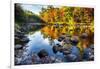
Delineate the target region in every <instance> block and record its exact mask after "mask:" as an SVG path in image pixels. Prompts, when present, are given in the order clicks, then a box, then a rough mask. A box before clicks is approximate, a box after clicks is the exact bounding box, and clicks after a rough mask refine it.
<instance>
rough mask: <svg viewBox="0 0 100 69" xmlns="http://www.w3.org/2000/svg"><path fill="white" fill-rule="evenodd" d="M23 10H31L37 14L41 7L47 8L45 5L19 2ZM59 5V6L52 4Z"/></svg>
mask: <svg viewBox="0 0 100 69" xmlns="http://www.w3.org/2000/svg"><path fill="white" fill-rule="evenodd" d="M21 6H22V7H23V9H24V10H29V11H32V12H33V13H35V14H37V15H39V12H40V11H41V9H42V7H44V8H47V6H45V5H34V4H21ZM54 7H59V6H54Z"/></svg>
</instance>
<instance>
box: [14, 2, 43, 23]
mask: <svg viewBox="0 0 100 69" xmlns="http://www.w3.org/2000/svg"><path fill="white" fill-rule="evenodd" d="M15 22H16V23H44V21H43V20H42V19H41V18H40V17H39V16H38V15H36V14H34V13H33V12H31V11H28V10H23V8H22V7H21V5H20V4H15Z"/></svg>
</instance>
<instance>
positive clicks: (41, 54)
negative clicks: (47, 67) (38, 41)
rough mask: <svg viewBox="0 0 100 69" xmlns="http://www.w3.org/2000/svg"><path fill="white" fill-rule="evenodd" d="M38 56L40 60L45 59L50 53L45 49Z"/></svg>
mask: <svg viewBox="0 0 100 69" xmlns="http://www.w3.org/2000/svg"><path fill="white" fill-rule="evenodd" d="M38 56H39V57H40V58H43V57H45V56H48V52H47V51H46V50H45V49H42V50H40V52H39V53H38Z"/></svg>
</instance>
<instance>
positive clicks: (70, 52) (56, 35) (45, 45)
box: [16, 25, 94, 65]
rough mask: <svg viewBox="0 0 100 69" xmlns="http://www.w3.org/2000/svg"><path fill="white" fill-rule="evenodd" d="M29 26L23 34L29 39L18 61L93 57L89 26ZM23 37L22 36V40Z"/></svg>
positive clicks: (58, 60) (59, 60)
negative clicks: (27, 30)
mask: <svg viewBox="0 0 100 69" xmlns="http://www.w3.org/2000/svg"><path fill="white" fill-rule="evenodd" d="M30 26H31V29H30V28H29V27H28V28H29V30H31V31H29V34H27V37H28V39H29V40H30V41H29V42H28V43H27V44H26V46H28V47H27V50H26V52H24V53H25V54H26V55H25V54H23V56H22V60H21V63H20V65H23V64H43V63H56V62H57V63H58V62H77V61H90V60H94V31H93V30H92V29H93V27H92V26H66V25H46V26H41V27H40V25H39V26H38V25H30ZM39 28H40V29H39ZM36 29H38V30H36ZM32 30H33V31H32ZM30 33H31V34H30ZM26 40H27V38H26V36H24V39H23V41H24V42H26ZM17 41H18V42H19V39H18V40H17ZM21 41H22V40H21ZM18 42H17V44H18ZM16 46H20V45H16ZM23 57H24V58H23ZM18 64H19V63H18Z"/></svg>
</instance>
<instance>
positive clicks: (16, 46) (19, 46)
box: [15, 44, 23, 49]
mask: <svg viewBox="0 0 100 69" xmlns="http://www.w3.org/2000/svg"><path fill="white" fill-rule="evenodd" d="M22 48H23V46H22V45H20V44H17V45H15V49H22Z"/></svg>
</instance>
